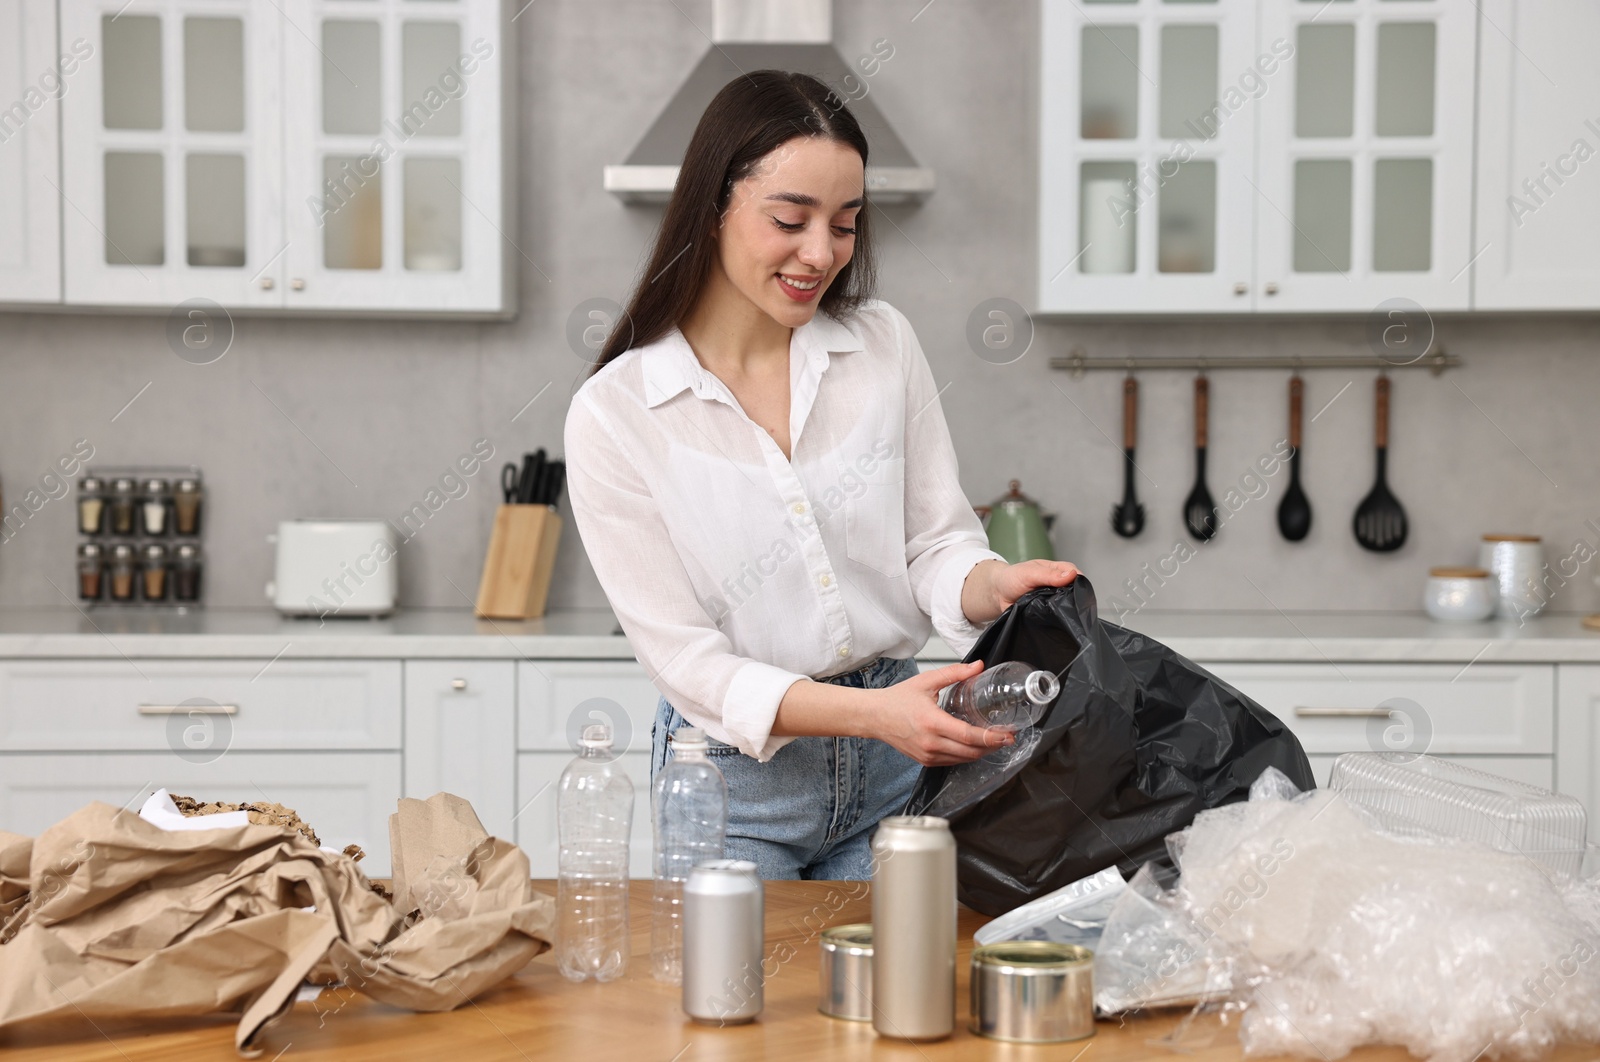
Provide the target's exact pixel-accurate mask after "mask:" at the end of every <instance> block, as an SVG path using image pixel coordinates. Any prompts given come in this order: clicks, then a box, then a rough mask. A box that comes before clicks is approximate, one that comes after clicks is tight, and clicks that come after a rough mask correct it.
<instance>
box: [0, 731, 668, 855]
mask: <svg viewBox="0 0 1600 1062" xmlns="http://www.w3.org/2000/svg"><path fill="white" fill-rule="evenodd" d="M646 766H647V767H648V766H649V765H648V763H647V764H646ZM162 788H165V789H168V790H170V791H172V792H174V793H178V794H181V795H183V796H192V797H194V798H196V799H198V800H219V801H224V802H228V803H244V802H248V801H252V800H260V801H271V802H273V803H277V804H282V805H284V806H285V807H289V808H293V809H294V810H295V812H296V813H297V814H299V816H300V818H301V819H303V820H305V821H306V822H308V823H310V824H311V828H312V829H314V830H316V831H317V837H318V838H319V839H320V840H321V841H322V844H323V846H324V847H327V848H343V847H344V846H345V845H347V844H358V845H360V846H361V848H362V850H363V851H365V852H366V853H367V855H366V858H365V859H363V860H362V861H361V869H362V870H363V871H364V872H365V873H366V874H367V876H368V877H385V876H387V875H388V874H389V869H390V868H389V816H390V815H392V814H393V813H394V810H395V802H396V801H397V800H399V799H400V754H399V753H398V752H301V753H283V752H233V753H230V754H228V755H227V756H223V757H222V758H221V759H218V760H215V761H212V762H210V763H189V762H187V761H184V760H180V759H178V758H177V757H175V756H173V755H172V754H171V753H167V752H160V753H155V752H143V753H99V752H80V753H69V754H54V755H23V754H18V753H0V829H5V830H9V831H11V832H12V833H20V834H23V835H25V836H29V837H37V836H38V835H39V834H40V833H42V832H43V831H44V830H45V828H46V827H49V826H51V825H54V824H55V823H57V822H60V821H61V820H62V819H64V818H66V817H67V816H68V815H70V814H72V813H73V812H74V811H77V810H78V809H79V808H81V807H83V806H84V805H85V804H87V803H89V802H91V801H94V800H100V801H104V802H105V803H107V804H111V805H113V806H115V807H125V808H128V809H129V810H130V811H132V812H135V813H137V812H138V810H139V808H140V807H141V806H143V804H144V802H145V799H146V798H147V797H149V795H150V794H151V793H153V792H155V791H156V790H157V789H162Z"/></svg>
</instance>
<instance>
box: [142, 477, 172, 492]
mask: <svg viewBox="0 0 1600 1062" xmlns="http://www.w3.org/2000/svg"><path fill="white" fill-rule="evenodd" d="M144 492H145V493H146V494H165V493H166V492H167V481H166V480H164V479H147V480H145V481H144Z"/></svg>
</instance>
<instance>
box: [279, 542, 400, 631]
mask: <svg viewBox="0 0 1600 1062" xmlns="http://www.w3.org/2000/svg"><path fill="white" fill-rule="evenodd" d="M267 541H268V542H271V543H273V544H274V545H275V546H276V547H277V564H276V566H275V568H274V577H273V580H272V582H270V583H268V584H267V597H268V599H269V600H271V601H272V604H273V607H274V608H276V609H277V610H278V611H279V612H282V613H284V614H286V615H290V616H316V617H317V618H318V619H321V618H323V617H325V616H385V615H388V614H389V613H391V612H393V611H394V610H395V602H396V600H397V598H398V593H397V588H398V585H399V578H398V569H399V566H400V551H399V546H398V543H397V541H396V536H395V530H394V526H393V525H392V524H390V523H389V522H388V521H387V520H353V519H336V520H285V521H283V522H281V523H280V524H278V532H277V534H275V535H268V536H267Z"/></svg>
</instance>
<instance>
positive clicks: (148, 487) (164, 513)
mask: <svg viewBox="0 0 1600 1062" xmlns="http://www.w3.org/2000/svg"><path fill="white" fill-rule="evenodd" d="M171 501H172V494H171V491H170V490H169V489H168V487H167V481H166V480H164V479H147V480H145V481H144V494H143V495H142V496H141V497H140V498H139V524H140V526H141V527H143V528H144V533H145V534H147V535H151V536H159V535H165V534H166V533H167V530H168V528H170V527H171V526H172V521H171V520H170V519H169V517H170V516H171V513H170V511H169V508H168V506H169V505H170V503H171Z"/></svg>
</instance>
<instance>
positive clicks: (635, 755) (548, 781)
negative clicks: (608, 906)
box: [515, 749, 655, 889]
mask: <svg viewBox="0 0 1600 1062" xmlns="http://www.w3.org/2000/svg"><path fill="white" fill-rule="evenodd" d="M573 755H574V753H571V752H566V751H563V752H522V753H518V754H517V806H518V812H517V832H516V838H515V839H516V842H517V846H518V847H519V848H521V849H522V850H523V851H524V852H526V853H528V865H529V866H530V867H531V868H532V871H533V876H534V877H536V878H553V877H555V876H556V872H557V870H558V869H559V864H558V858H559V856H560V853H561V837H560V834H559V833H558V832H557V830H556V787H557V785H558V784H559V783H560V781H561V772H562V771H564V770H566V769H567V764H569V763H571V762H572V758H573ZM621 762H622V769H623V772H624V773H626V774H627V776H628V780H629V781H631V782H632V783H633V824H632V829H631V831H630V833H629V841H628V873H629V875H630V876H631V877H635V878H649V877H651V876H652V874H653V873H654V871H653V869H652V866H651V859H652V853H653V851H654V849H653V847H652V846H653V845H654V843H655V839H654V837H653V832H654V830H653V828H652V825H651V821H650V751H649V749H645V750H643V751H634V752H626V753H623V754H622V756H621ZM649 887H650V885H649V882H648V881H646V882H644V883H642V884H641V883H638V882H636V883H635V884H634V888H645V889H648V888H649Z"/></svg>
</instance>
